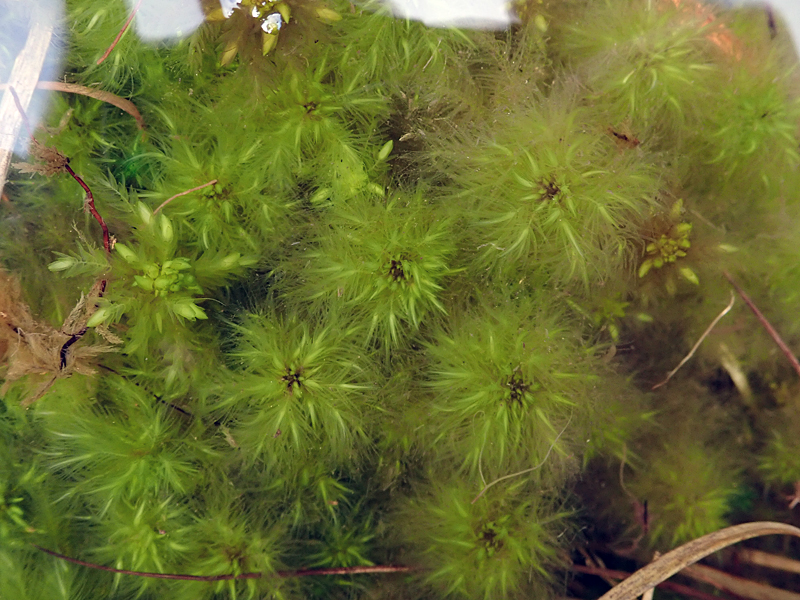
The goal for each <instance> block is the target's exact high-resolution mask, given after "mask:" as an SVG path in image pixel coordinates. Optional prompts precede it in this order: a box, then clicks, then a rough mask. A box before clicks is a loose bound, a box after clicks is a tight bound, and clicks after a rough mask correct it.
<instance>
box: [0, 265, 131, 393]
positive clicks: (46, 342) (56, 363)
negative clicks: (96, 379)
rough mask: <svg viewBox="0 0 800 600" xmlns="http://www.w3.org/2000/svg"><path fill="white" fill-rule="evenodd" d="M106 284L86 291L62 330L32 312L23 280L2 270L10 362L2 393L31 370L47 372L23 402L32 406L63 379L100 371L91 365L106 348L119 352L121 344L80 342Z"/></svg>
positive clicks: (2, 321) (0, 292)
mask: <svg viewBox="0 0 800 600" xmlns="http://www.w3.org/2000/svg"><path fill="white" fill-rule="evenodd" d="M104 288H105V281H98V282H96V283H95V284H94V285H93V286H92V289H91V290H90V291H89V294H88V295H87V296H83V295H81V298H80V300H79V301H78V303H77V304H76V305H75V308H73V309H72V311H70V314H69V315H68V316H67V318H66V319H65V320H64V325H63V326H62V327H61V329H54V328H53V327H50V326H49V325H47V324H45V323H40V322H38V321H36V320H35V319H34V318H33V317H32V316H31V313H30V309H29V308H28V305H27V304H26V303H25V302H24V300H23V299H22V294H21V291H20V286H19V282H18V281H17V280H16V279H14V278H13V277H12V276H10V275H9V274H8V273H5V272H2V271H0V360H2V361H3V362H7V363H8V368H7V370H6V373H5V383H4V384H3V386H2V388H0V394H2V393H5V391H6V390H7V389H8V387H9V385H10V384H11V383H12V382H14V381H17V380H18V379H20V378H22V377H25V376H26V375H44V376H47V377H46V379H45V380H44V381H43V382H42V383H41V384H40V385H39V387H38V388H37V390H36V392H34V394H33V395H32V396H30V397H28V398H26V399H25V400H23V401H22V404H23V406H30V405H31V404H33V403H34V402H36V400H38V399H39V398H41V397H42V396H43V395H44V394H45V393H46V392H47V390H48V389H50V386H51V385H53V383H54V382H55V381H56V380H57V379H60V378H63V377H69V376H70V375H72V374H73V373H79V374H82V375H91V374H93V373H94V369H92V367H91V366H90V362H91V359H93V358H95V357H96V356H98V355H99V354H102V353H105V352H113V351H114V350H115V348H114V347H113V346H109V345H79V344H78V343H79V342H80V340H81V339H82V338H83V336H84V334H85V333H86V330H87V329H86V323H87V321H88V320H89V317H91V316H92V314H93V313H94V312H95V311H96V310H97V300H98V299H99V298H100V296H102V293H103V290H104ZM104 337H106V336H104ZM106 340H107V341H109V342H113V341H116V340H118V338H116V337H115V336H110V337H106Z"/></svg>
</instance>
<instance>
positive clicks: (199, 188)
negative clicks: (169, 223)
mask: <svg viewBox="0 0 800 600" xmlns="http://www.w3.org/2000/svg"><path fill="white" fill-rule="evenodd" d="M215 183H217V180H216V179H212V180H211V181H209V182H208V183H204V184H203V185H198V186H197V187H193V188H192V189H190V190H186V191H183V192H179V193H177V194H175V195H174V196H171V197H169V198H167V199H166V200H164V201H163V202H162V203H161V204H159V205H158V208H156V209H155V210H154V211H153V214H154V215H157V214H158V213H159V211H160V210H161V209H162V208H164V207H165V206H166V205H167V204H169V203H170V202H172V201H173V200H175V198H180V197H181V196H185V195H187V194H191V193H192V192H196V191H197V190H202V189H203V188H207V187H208V186H210V185H214V184H215Z"/></svg>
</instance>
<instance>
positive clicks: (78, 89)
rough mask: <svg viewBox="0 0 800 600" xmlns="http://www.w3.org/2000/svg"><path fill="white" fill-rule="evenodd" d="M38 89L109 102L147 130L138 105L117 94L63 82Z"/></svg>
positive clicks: (42, 83) (0, 86) (40, 85)
mask: <svg viewBox="0 0 800 600" xmlns="http://www.w3.org/2000/svg"><path fill="white" fill-rule="evenodd" d="M7 87H8V84H7V83H0V90H4V89H6V88H7ZM36 89H39V90H48V91H50V92H67V93H68V94H80V95H81V96H88V97H89V98H94V99H95V100H100V101H101V102H107V103H108V104H111V105H112V106H116V107H117V108H118V109H120V110H122V111H125V112H126V113H128V114H129V115H130V116H132V117H133V118H134V119H135V120H136V125H137V127H139V130H140V131H144V130H145V125H144V119H143V118H142V113H140V112H139V109H138V108H136V105H135V104H134V103H133V102H131V101H130V100H126V99H125V98H120V97H119V96H117V95H116V94H112V93H111V92H106V91H103V90H98V89H95V88H90V87H86V86H85V85H79V84H77V83H65V82H63V81H40V82H38V83H37V84H36Z"/></svg>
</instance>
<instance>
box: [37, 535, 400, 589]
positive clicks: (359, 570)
mask: <svg viewBox="0 0 800 600" xmlns="http://www.w3.org/2000/svg"><path fill="white" fill-rule="evenodd" d="M32 545H33V547H34V548H36V549H38V550H41V551H42V552H44V553H45V554H49V555H50V556H55V557H56V558H60V559H61V560H65V561H67V562H71V563H72V564H75V565H80V566H82V567H89V568H90V569H97V570H99V571H106V572H108V573H118V574H120V575H136V576H137V577H149V578H151V579H178V580H182V581H232V580H240V579H261V578H262V577H264V576H265V575H266V574H265V573H239V574H238V575H236V574H233V573H229V574H225V575H182V574H177V573H150V572H147V571H128V570H127V569H115V568H113V567H105V566H103V565H96V564H94V563H90V562H86V561H85V560H80V559H77V558H72V557H71V556H67V555H66V554H60V553H58V552H54V551H53V550H48V549H47V548H42V547H41V546H39V545H37V544H32ZM412 570H414V569H413V568H412V567H402V566H395V565H389V566H384V567H382V566H376V567H340V568H332V569H299V570H297V571H276V572H275V575H276V576H277V577H281V578H288V577H308V576H309V575H359V574H364V573H407V572H409V571H412Z"/></svg>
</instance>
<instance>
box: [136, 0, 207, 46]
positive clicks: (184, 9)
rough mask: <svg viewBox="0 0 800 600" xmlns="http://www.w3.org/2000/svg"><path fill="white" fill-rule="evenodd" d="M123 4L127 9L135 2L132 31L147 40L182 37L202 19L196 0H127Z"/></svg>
mask: <svg viewBox="0 0 800 600" xmlns="http://www.w3.org/2000/svg"><path fill="white" fill-rule="evenodd" d="M139 3H140V4H139ZM127 4H128V8H129V10H133V9H134V7H135V6H136V5H137V4H139V10H138V11H137V13H136V19H135V23H136V33H137V35H138V36H139V37H140V38H142V39H143V40H145V41H148V42H155V41H161V40H169V39H173V38H181V37H186V36H187V35H189V34H191V33H192V32H193V31H194V30H195V29H197V28H198V27H200V25H202V24H203V20H204V19H205V16H204V15H203V9H202V8H201V6H200V0H127Z"/></svg>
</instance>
